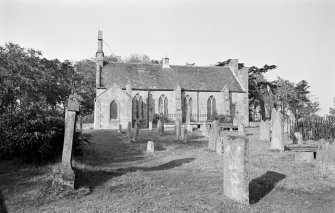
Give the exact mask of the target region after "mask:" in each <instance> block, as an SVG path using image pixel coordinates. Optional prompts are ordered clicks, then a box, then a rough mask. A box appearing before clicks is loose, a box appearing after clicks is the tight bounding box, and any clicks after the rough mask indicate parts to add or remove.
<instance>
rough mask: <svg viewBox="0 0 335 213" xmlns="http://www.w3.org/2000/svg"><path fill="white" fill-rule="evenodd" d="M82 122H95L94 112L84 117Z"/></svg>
mask: <svg viewBox="0 0 335 213" xmlns="http://www.w3.org/2000/svg"><path fill="white" fill-rule="evenodd" d="M81 122H82V123H83V124H87V123H94V114H93V113H92V114H89V115H85V116H83V117H82V119H81Z"/></svg>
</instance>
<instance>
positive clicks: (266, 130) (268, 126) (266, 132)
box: [264, 120, 271, 141]
mask: <svg viewBox="0 0 335 213" xmlns="http://www.w3.org/2000/svg"><path fill="white" fill-rule="evenodd" d="M264 140H265V141H270V140H271V122H270V121H269V120H266V121H265V122H264Z"/></svg>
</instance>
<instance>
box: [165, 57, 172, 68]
mask: <svg viewBox="0 0 335 213" xmlns="http://www.w3.org/2000/svg"><path fill="white" fill-rule="evenodd" d="M163 68H171V67H170V64H169V58H168V57H165V58H163Z"/></svg>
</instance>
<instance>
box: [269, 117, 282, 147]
mask: <svg viewBox="0 0 335 213" xmlns="http://www.w3.org/2000/svg"><path fill="white" fill-rule="evenodd" d="M270 150H279V151H284V143H283V138H282V122H281V113H280V112H279V111H278V112H275V113H274V115H273V117H272V134H271V145H270Z"/></svg>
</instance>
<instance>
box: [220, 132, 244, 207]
mask: <svg viewBox="0 0 335 213" xmlns="http://www.w3.org/2000/svg"><path fill="white" fill-rule="evenodd" d="M223 156H224V157H223V158H224V160H223V164H224V171H223V194H224V195H225V196H226V197H227V198H230V199H232V200H234V201H236V202H239V203H241V204H249V171H248V169H249V141H248V139H247V138H245V137H230V138H228V139H227V140H225V141H224V153H223Z"/></svg>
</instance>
